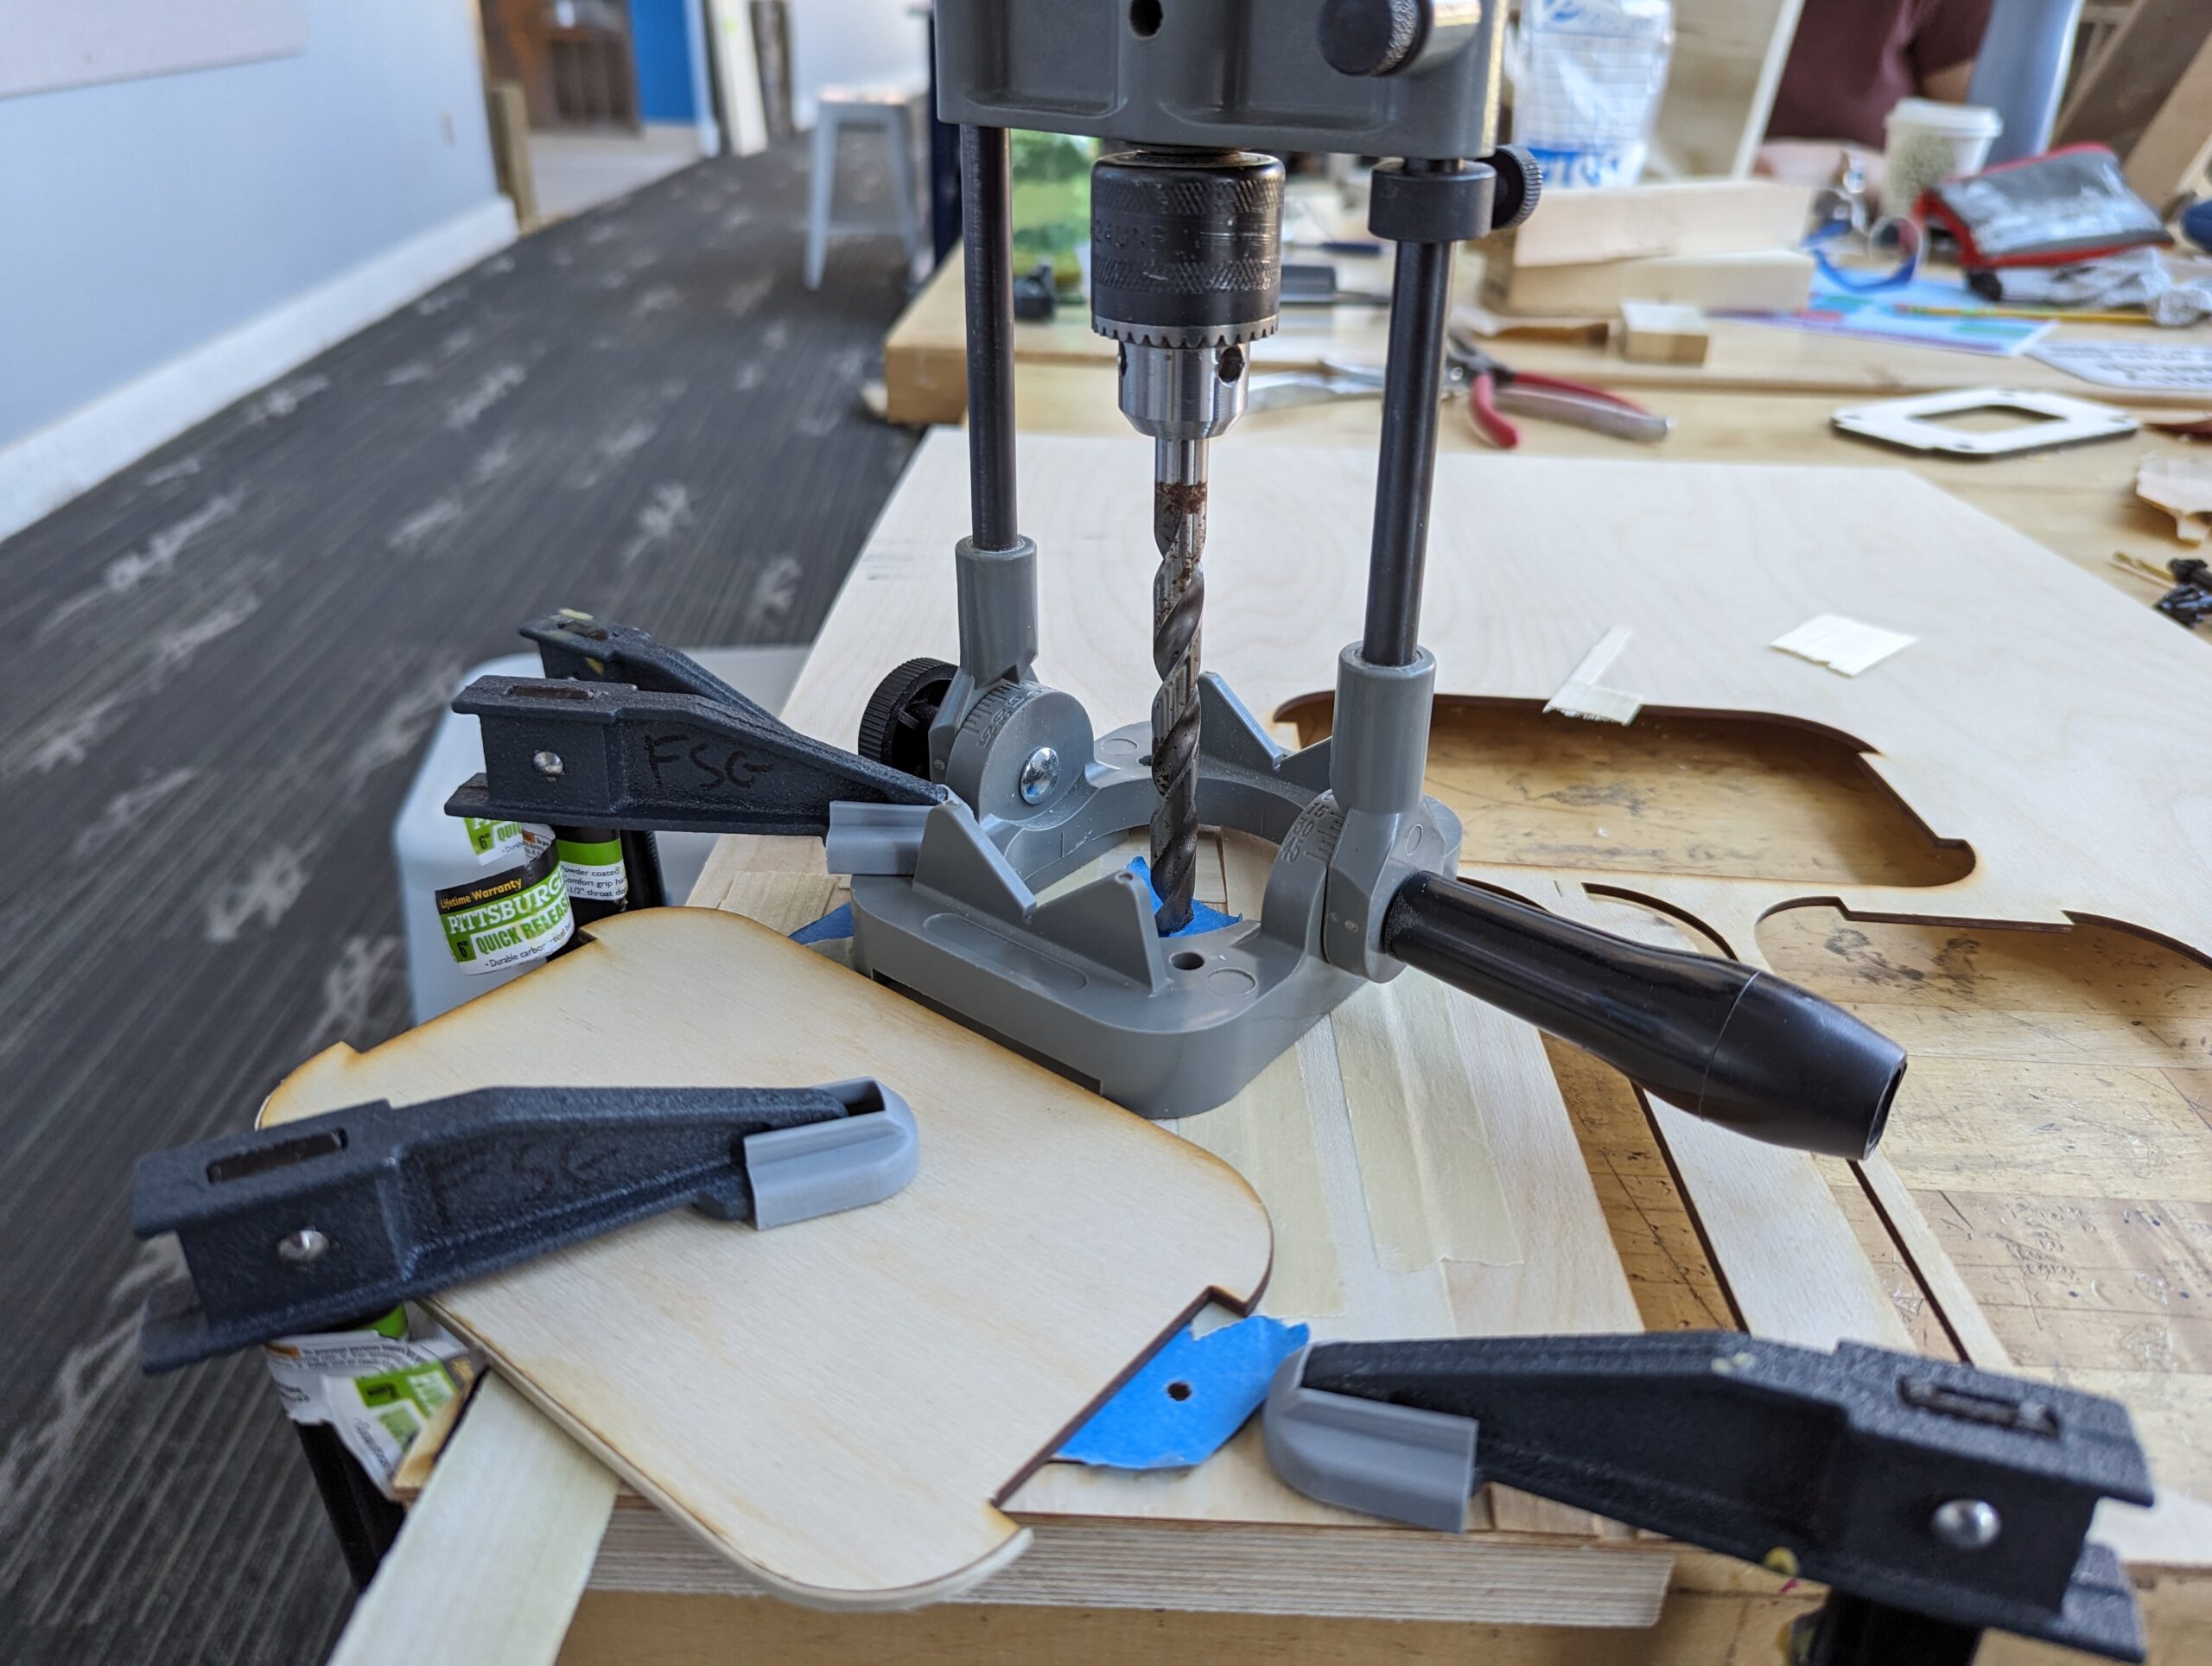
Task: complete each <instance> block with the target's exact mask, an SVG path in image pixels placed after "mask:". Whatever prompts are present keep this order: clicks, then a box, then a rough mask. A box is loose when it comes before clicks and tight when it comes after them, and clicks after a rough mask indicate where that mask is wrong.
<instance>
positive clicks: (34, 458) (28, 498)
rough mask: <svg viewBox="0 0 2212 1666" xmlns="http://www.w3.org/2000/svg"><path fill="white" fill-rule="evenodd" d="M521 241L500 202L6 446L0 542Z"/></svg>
mask: <svg viewBox="0 0 2212 1666" xmlns="http://www.w3.org/2000/svg"><path fill="white" fill-rule="evenodd" d="M514 239H515V213H514V205H513V204H512V202H510V201H509V200H507V199H506V198H505V197H503V196H500V197H493V199H492V200H490V201H489V202H486V203H484V204H482V205H481V206H480V207H475V208H471V209H469V210H468V211H467V213H461V214H456V215H454V218H452V219H449V220H447V221H445V222H444V223H443V224H442V225H439V226H432V227H431V228H430V229H429V231H427V232H422V233H420V234H419V235H417V236H415V237H412V238H409V239H408V240H407V241H406V242H404V243H402V244H399V245H397V246H396V247H393V248H391V249H387V250H385V251H384V252H383V253H382V254H380V255H377V256H375V257H373V258H371V259H368V260H365V261H363V262H362V263H361V264H359V265H358V266H355V267H353V269H351V270H348V271H345V272H341V273H340V274H339V275H338V276H337V277H334V278H332V279H330V280H329V281H328V282H327V283H319V284H317V285H316V286H315V288H314V289H309V290H308V291H307V292H306V293H305V294H304V295H300V296H295V297H293V298H292V299H291V300H289V301H287V302H283V303H281V304H280V305H277V306H275V307H271V308H270V309H269V310H268V311H267V312H264V313H263V314H262V315H260V316H259V317H257V318H255V319H252V320H251V321H248V322H246V323H244V324H241V325H239V326H238V327H237V328H236V329H233V330H230V331H227V332H226V333H225V334H221V335H219V336H217V337H215V338H214V339H213V340H211V341H206V342H203V343H201V344H200V346H199V347H194V348H192V349H191V350H190V351H189V352H187V353H182V354H181V355H180V356H179V357H177V358H175V359H170V360H169V361H168V363H167V364H165V365H163V366H161V367H160V368H159V369H157V370H152V371H149V372H147V373H146V374H145V375H143V376H141V377H139V378H137V379H136V380H133V381H130V382H126V383H124V385H122V386H121V387H119V388H117V389H115V390H114V391H112V392H109V393H104V394H102V395H101V396H100V397H99V398H97V399H94V400H92V401H91V402H90V403H89V404H83V405H79V407H78V408H77V409H76V410H73V411H71V412H70V413H69V414H68V415H67V416H66V417H60V418H58V419H56V420H55V421H54V422H51V423H48V424H47V425H46V426H45V427H44V428H39V429H32V430H31V432H29V434H26V435H24V436H22V438H21V439H19V440H15V441H12V442H9V443H7V444H5V445H0V538H4V537H8V536H9V535H10V533H13V532H16V531H21V530H22V528H24V527H26V526H29V525H30V524H31V523H32V522H33V521H35V520H37V519H39V518H41V516H44V515H47V514H49V513H51V512H53V511H54V510H56V509H58V508H60V506H62V505H63V504H65V503H67V502H68V501H69V499H72V498H73V497H75V496H76V495H77V494H78V493H80V492H83V491H85V490H86V489H87V488H89V487H91V486H97V485H98V484H99V482H100V481H102V480H105V479H106V478H107V477H108V476H109V475H111V474H114V473H115V472H116V471H117V470H118V469H119V468H124V467H128V466H129V465H130V464H131V463H133V462H136V461H137V460H138V459H139V458H141V457H143V456H144V455H146V454H147V453H148V452H149V451H151V450H152V449H153V448H155V447H156V446H158V445H161V444H162V443H163V442H167V441H168V440H172V439H175V437H176V436H178V435H180V434H181V433H183V432H184V430H185V429H188V428H190V427H191V426H192V425H193V424H194V423H197V422H200V421H202V420H203V419H205V418H207V417H211V416H213V414H214V413H215V412H217V411H219V410H221V409H222V408H223V407H224V406H226V405H227V404H230V403H231V402H232V400H234V399H237V398H239V397H242V396H244V395H245V394H248V393H251V392H252V391H253V390H254V389H256V388H257V387H259V386H260V385H262V384H263V383H264V382H267V381H270V380H271V379H272V378H276V377H278V376H282V375H283V374H284V372H287V371H289V370H290V369H292V368H294V367H295V366H298V365H301V364H302V363H304V362H306V361H307V360H308V359H312V358H314V357H315V354H317V353H321V351H322V350H323V349H324V348H325V347H329V346H330V345H331V344H332V343H334V342H337V341H342V340H345V339H346V337H347V336H349V335H351V334H353V333H354V332H355V331H356V330H359V329H360V328H362V327H365V326H366V325H369V324H372V323H374V322H375V321H377V320H378V319H379V318H382V317H383V316H385V314H387V313H390V312H392V311H394V310H396V309H397V308H400V307H403V306H404V305H406V303H407V302H410V301H412V300H414V299H415V297H416V296H419V295H421V294H423V291H425V290H426V289H432V288H435V286H436V285H438V284H439V283H443V282H444V281H445V280H446V279H447V278H448V277H452V276H453V275H454V273H455V272H458V271H461V270H465V269H466V268H467V267H469V266H473V265H474V264H476V263H477V262H478V261H480V260H481V259H483V258H484V257H485V256H486V255H488V254H490V253H492V252H493V251H494V250H497V249H501V248H504V247H505V246H506V245H508V244H510V243H512V242H513V241H514Z"/></svg>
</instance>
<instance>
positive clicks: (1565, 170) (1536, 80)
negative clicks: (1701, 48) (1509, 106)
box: [1513, 0, 1675, 190]
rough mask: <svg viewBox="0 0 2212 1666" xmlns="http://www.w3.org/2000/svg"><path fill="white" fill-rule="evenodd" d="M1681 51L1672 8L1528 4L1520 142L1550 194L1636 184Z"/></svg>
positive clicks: (1543, 0) (1518, 98)
mask: <svg viewBox="0 0 2212 1666" xmlns="http://www.w3.org/2000/svg"><path fill="white" fill-rule="evenodd" d="M1674 48H1675V9H1674V7H1673V5H1672V4H1671V3H1669V0H1528V3H1527V4H1526V5H1525V6H1524V7H1523V8H1522V17H1521V67H1520V73H1519V74H1518V76H1517V77H1516V82H1515V86H1514V94H1513V137H1514V142H1515V143H1517V144H1522V145H1526V146H1527V147H1528V148H1529V149H1531V150H1533V151H1534V152H1535V156H1536V160H1537V162H1540V163H1541V165H1542V167H1543V170H1544V188H1545V189H1546V190H1552V189H1554V188H1567V189H1569V190H1573V189H1574V188H1579V187H1588V186H1597V185H1633V184H1635V183H1636V181H1637V176H1638V175H1641V174H1642V173H1643V163H1644V159H1645V157H1646V156H1648V155H1649V152H1650V149H1651V129H1652V124H1653V123H1654V122H1656V120H1657V119H1658V115H1659V99H1660V97H1661V95H1662V94H1663V93H1664V92H1666V90H1667V65H1668V60H1669V58H1670V57H1671V56H1672V55H1673V53H1674Z"/></svg>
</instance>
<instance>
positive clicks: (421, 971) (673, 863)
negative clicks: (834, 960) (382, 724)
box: [391, 647, 807, 1024]
mask: <svg viewBox="0 0 2212 1666" xmlns="http://www.w3.org/2000/svg"><path fill="white" fill-rule="evenodd" d="M686 652H689V653H690V656H691V657H692V658H694V659H696V660H697V661H698V662H699V663H700V664H702V665H704V666H705V667H706V668H707V669H708V670H709V671H712V672H714V674H715V676H717V677H721V679H722V681H723V682H725V683H727V684H729V685H730V686H731V687H732V688H734V689H735V690H738V691H739V692H740V693H741V694H745V695H748V696H751V697H752V698H753V699H755V700H757V701H759V702H760V703H761V704H762V705H764V706H766V708H767V709H769V710H770V711H774V710H775V709H778V708H779V707H780V706H781V705H782V704H783V703H784V701H785V699H786V698H787V697H788V696H790V694H791V684H794V683H796V682H798V672H799V667H800V666H801V665H803V664H805V663H806V655H807V650H806V649H804V648H803V647H800V648H692V649H689V650H687V651H686ZM542 674H543V673H542V671H540V668H539V665H538V659H537V655H536V654H535V653H516V654H507V655H505V656H503V657H502V658H498V659H493V660H487V661H486V663H485V664H481V665H479V666H477V667H476V668H475V670H474V671H470V672H469V673H468V674H467V676H465V677H462V678H461V687H462V688H466V687H467V686H468V684H471V683H474V681H475V680H476V679H477V678H478V677H537V676H540V675H542ZM456 692H458V690H456ZM483 769H484V740H483V734H482V732H481V731H480V729H479V728H478V727H477V723H476V720H475V719H474V717H464V716H462V715H460V714H459V713H458V712H450V711H449V712H448V713H446V715H444V716H443V717H442V718H440V719H439V720H438V726H437V728H435V730H433V731H432V732H431V734H430V743H429V746H428V747H426V748H424V751H423V762H422V766H421V767H420V768H418V769H417V770H416V772H415V782H414V785H412V786H410V787H409V788H408V790H407V798H406V802H405V803H404V804H402V805H401V806H400V809H399V816H398V818H397V821H395V822H394V823H392V829H391V852H392V856H393V859H394V861H395V862H396V863H397V867H398V869H399V915H400V919H401V921H402V923H403V924H404V926H405V929H406V943H407V989H408V993H409V995H410V997H411V998H412V1002H413V1005H414V1009H415V1021H416V1023H417V1024H427V1023H429V1021H431V1020H432V1019H434V1018H435V1017H436V1016H437V1015H438V1014H441V1013H443V1012H448V1011H450V1010H451V1009H452V1008H455V1007H458V1006H459V1005H461V1002H464V1001H473V1000H474V999H475V998H476V997H477V996H478V995H482V994H483V993H484V992H485V991H486V990H487V989H497V988H498V987H499V985H500V984H502V983H511V982H513V981H514V980H515V979H516V978H518V977H520V976H522V975H523V974H524V972H526V971H528V970H530V967H531V966H532V965H536V964H537V962H535V961H532V962H531V963H528V964H525V965H521V966H513V967H510V968H508V969H507V970H505V971H499V972H490V973H486V974H483V975H480V976H472V975H470V974H468V973H466V972H463V971H462V970H461V968H460V967H458V966H457V965H455V964H454V958H453V955H452V952H451V951H449V950H448V948H447V947H446V941H445V928H444V927H443V926H442V925H440V924H439V920H438V911H437V904H436V902H435V898H434V893H435V892H436V891H437V890H438V889H439V888H440V887H443V886H448V885H455V884H459V883H461V882H462V881H473V880H476V879H480V878H482V877H484V876H485V874H486V872H487V869H486V864H485V861H484V859H482V858H480V857H479V856H478V855H476V853H475V852H474V850H472V849H470V848H469V843H468V836H467V833H466V832H465V831H464V830H463V829H462V827H461V823H460V822H459V821H458V820H456V819H455V818H454V817H451V816H448V815H447V814H446V811H445V804H446V799H447V798H448V796H449V795H450V794H451V793H452V792H453V790H454V788H455V787H457V786H459V785H461V783H462V782H463V781H466V780H467V779H468V778H469V777H470V776H472V775H477V774H481V773H483ZM714 843H715V835H714V834H711V833H664V834H662V835H661V836H660V862H661V874H662V876H663V877H664V879H665V880H666V881H667V883H668V897H669V900H670V901H671V902H673V903H681V902H682V901H683V900H684V898H686V897H687V896H689V895H690V893H691V887H692V885H693V884H694V883H695V882H696V881H697V880H698V877H699V872H700V869H702V868H704V867H705V866H706V865H707V853H708V852H709V850H711V849H713V848H714ZM508 860H509V861H510V862H512V860H513V859H512V857H511V858H509V859H508Z"/></svg>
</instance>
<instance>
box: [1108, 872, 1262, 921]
mask: <svg viewBox="0 0 2212 1666" xmlns="http://www.w3.org/2000/svg"><path fill="white" fill-rule="evenodd" d="M1129 872H1131V873H1132V874H1135V875H1136V876H1137V877H1138V878H1139V879H1141V880H1142V881H1144V890H1145V894H1146V895H1147V896H1148V897H1150V898H1151V899H1152V908H1153V912H1154V913H1158V912H1160V893H1159V892H1157V891H1155V890H1154V889H1153V888H1152V864H1151V863H1150V862H1147V861H1146V860H1145V859H1144V858H1143V857H1142V856H1132V857H1131V858H1130V859H1129ZM1243 918H1244V916H1243V915H1242V914H1224V913H1223V912H1221V910H1220V909H1218V908H1209V907H1208V906H1206V905H1205V903H1203V902H1200V901H1198V900H1197V899H1195V898H1193V899H1192V902H1191V919H1190V924H1188V925H1185V926H1184V927H1183V929H1182V930H1181V931H1179V932H1169V933H1168V934H1167V935H1168V936H1170V937H1192V936H1195V935H1196V934H1197V933H1198V932H1218V931H1219V930H1221V928H1222V927H1223V926H1224V925H1236V924H1237V923H1238V922H1240V921H1241V920H1243Z"/></svg>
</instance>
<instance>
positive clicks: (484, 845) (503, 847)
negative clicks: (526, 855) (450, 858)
mask: <svg viewBox="0 0 2212 1666" xmlns="http://www.w3.org/2000/svg"><path fill="white" fill-rule="evenodd" d="M461 826H462V828H463V829H464V830H467V834H468V848H469V849H471V850H474V852H475V853H476V860H477V861H479V862H490V861H492V860H493V858H495V857H499V856H504V855H506V854H507V852H508V851H510V850H512V849H517V848H518V846H520V844H521V843H522V823H519V822H487V821H486V820H485V819H484V818H483V817H481V816H464V817H461Z"/></svg>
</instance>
